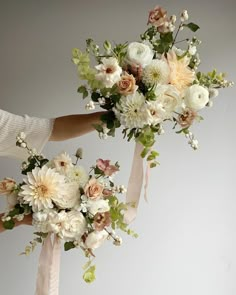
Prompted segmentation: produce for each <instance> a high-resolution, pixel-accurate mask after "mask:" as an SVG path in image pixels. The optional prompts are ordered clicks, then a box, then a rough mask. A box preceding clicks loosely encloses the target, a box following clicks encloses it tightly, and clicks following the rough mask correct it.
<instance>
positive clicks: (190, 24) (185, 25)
mask: <svg viewBox="0 0 236 295" xmlns="http://www.w3.org/2000/svg"><path fill="white" fill-rule="evenodd" d="M183 26H184V27H187V28H189V29H190V30H191V31H192V32H196V31H197V30H198V29H200V27H199V26H198V25H196V24H194V23H189V24H183Z"/></svg>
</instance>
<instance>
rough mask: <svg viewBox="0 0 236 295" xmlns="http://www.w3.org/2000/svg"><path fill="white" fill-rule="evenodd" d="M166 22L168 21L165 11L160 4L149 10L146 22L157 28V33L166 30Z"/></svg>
mask: <svg viewBox="0 0 236 295" xmlns="http://www.w3.org/2000/svg"><path fill="white" fill-rule="evenodd" d="M166 23H169V19H168V17H167V11H166V10H165V9H163V8H162V7H160V6H156V7H155V8H154V9H153V10H151V11H150V12H149V17H148V24H151V25H153V26H154V27H156V28H157V31H158V32H159V33H165V32H166V31H168V30H167V26H166Z"/></svg>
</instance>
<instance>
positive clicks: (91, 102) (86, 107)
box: [85, 100, 95, 111]
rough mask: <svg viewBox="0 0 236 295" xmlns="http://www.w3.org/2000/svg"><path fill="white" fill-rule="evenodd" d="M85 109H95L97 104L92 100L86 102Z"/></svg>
mask: <svg viewBox="0 0 236 295" xmlns="http://www.w3.org/2000/svg"><path fill="white" fill-rule="evenodd" d="M85 109H86V110H88V111H91V110H94V109H95V104H94V102H93V101H92V100H90V101H89V103H87V104H86V106H85Z"/></svg>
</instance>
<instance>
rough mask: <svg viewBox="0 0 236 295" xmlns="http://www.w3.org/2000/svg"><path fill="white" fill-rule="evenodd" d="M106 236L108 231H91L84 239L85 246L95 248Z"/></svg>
mask: <svg viewBox="0 0 236 295" xmlns="http://www.w3.org/2000/svg"><path fill="white" fill-rule="evenodd" d="M107 237H108V233H107V232H106V231H105V230H102V231H94V232H91V233H90V234H89V235H88V236H87V238H86V240H85V246H86V247H87V248H89V249H97V248H98V247H100V246H101V245H102V244H103V243H104V242H105V240H106V239H107Z"/></svg>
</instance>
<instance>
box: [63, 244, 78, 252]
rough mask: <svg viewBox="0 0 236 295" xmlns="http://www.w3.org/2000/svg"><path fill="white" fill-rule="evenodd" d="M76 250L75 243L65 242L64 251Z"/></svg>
mask: <svg viewBox="0 0 236 295" xmlns="http://www.w3.org/2000/svg"><path fill="white" fill-rule="evenodd" d="M73 248H75V245H74V243H73V242H65V244H64V250H65V251H69V250H70V249H73Z"/></svg>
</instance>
